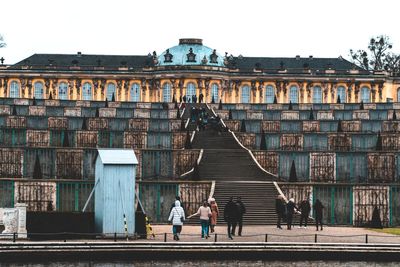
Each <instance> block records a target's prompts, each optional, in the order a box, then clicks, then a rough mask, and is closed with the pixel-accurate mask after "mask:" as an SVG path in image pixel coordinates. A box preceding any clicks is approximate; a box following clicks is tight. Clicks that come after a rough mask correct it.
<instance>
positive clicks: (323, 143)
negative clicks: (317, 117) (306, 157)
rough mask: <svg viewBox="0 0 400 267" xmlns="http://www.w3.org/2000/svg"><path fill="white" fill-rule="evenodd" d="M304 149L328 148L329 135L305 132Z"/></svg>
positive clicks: (322, 149) (321, 149)
mask: <svg viewBox="0 0 400 267" xmlns="http://www.w3.org/2000/svg"><path fill="white" fill-rule="evenodd" d="M303 140H304V145H303V147H304V150H311V151H326V150H328V136H327V135H326V134H304V138H303Z"/></svg>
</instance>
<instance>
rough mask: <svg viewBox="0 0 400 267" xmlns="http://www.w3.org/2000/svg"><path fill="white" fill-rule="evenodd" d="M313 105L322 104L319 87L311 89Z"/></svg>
mask: <svg viewBox="0 0 400 267" xmlns="http://www.w3.org/2000/svg"><path fill="white" fill-rule="evenodd" d="M313 103H316V104H320V103H322V90H321V87H320V86H314V88H313Z"/></svg>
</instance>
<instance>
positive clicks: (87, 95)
mask: <svg viewBox="0 0 400 267" xmlns="http://www.w3.org/2000/svg"><path fill="white" fill-rule="evenodd" d="M82 98H83V100H92V85H91V84H90V83H88V82H86V83H84V84H83V88H82Z"/></svg>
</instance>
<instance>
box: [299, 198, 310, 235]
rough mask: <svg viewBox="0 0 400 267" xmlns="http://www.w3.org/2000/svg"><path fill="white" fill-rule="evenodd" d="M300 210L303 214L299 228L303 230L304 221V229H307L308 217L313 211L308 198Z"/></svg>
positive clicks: (301, 204)
mask: <svg viewBox="0 0 400 267" xmlns="http://www.w3.org/2000/svg"><path fill="white" fill-rule="evenodd" d="M299 210H300V212H301V215H300V226H299V227H300V228H301V227H302V226H303V221H304V227H305V228H307V221H308V216H310V211H311V206H310V201H309V200H308V198H306V199H304V200H303V201H302V202H301V203H300V207H299Z"/></svg>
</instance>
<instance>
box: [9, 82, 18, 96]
mask: <svg viewBox="0 0 400 267" xmlns="http://www.w3.org/2000/svg"><path fill="white" fill-rule="evenodd" d="M10 97H11V98H18V97H19V83H18V82H17V81H12V82H11V84H10Z"/></svg>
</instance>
